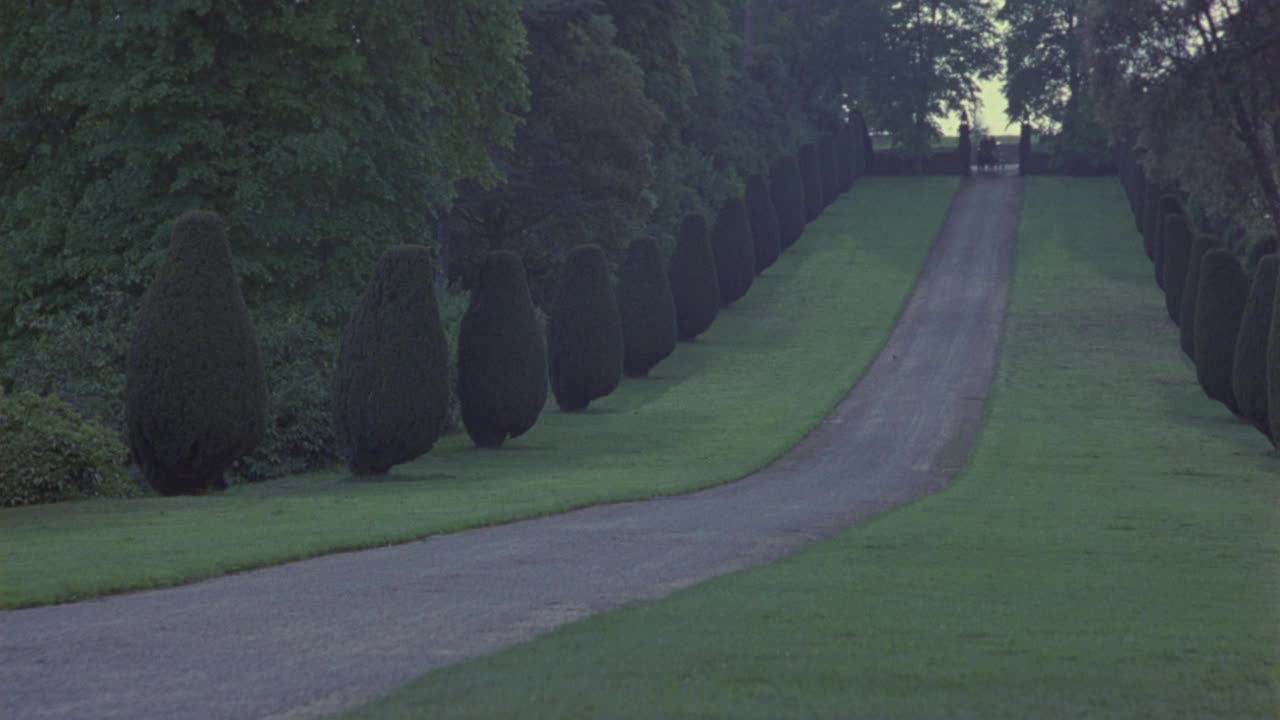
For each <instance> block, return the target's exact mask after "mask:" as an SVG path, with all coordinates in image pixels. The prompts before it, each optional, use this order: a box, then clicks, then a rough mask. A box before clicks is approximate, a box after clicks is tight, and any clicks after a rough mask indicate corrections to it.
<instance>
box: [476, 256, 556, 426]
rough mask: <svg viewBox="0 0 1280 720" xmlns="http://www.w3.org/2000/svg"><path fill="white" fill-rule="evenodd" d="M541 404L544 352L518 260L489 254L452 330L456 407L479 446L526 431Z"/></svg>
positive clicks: (544, 382)
mask: <svg viewBox="0 0 1280 720" xmlns="http://www.w3.org/2000/svg"><path fill="white" fill-rule="evenodd" d="M546 402H547V351H546V344H545V343H544V342H543V339H542V329H541V327H540V325H539V322H538V317H537V315H536V314H535V312H534V308H533V299H532V298H531V297H530V295H529V283H528V280H527V279H526V277H525V271H524V263H523V262H521V260H520V256H519V255H517V254H515V253H513V252H510V251H508V250H497V251H494V252H491V253H489V254H488V255H487V256H486V257H485V260H484V266H483V267H482V268H481V270H480V275H479V281H478V282H477V283H476V286H475V288H474V289H473V290H472V292H471V305H470V306H468V307H467V312H466V314H465V315H463V316H462V327H461V328H460V329H459V331H458V404H459V406H460V408H461V411H462V425H463V427H464V428H466V430H467V435H468V436H469V437H470V438H471V442H473V443H475V444H476V446H478V447H483V448H495V447H499V446H501V445H502V443H503V442H504V441H505V440H506V439H507V438H513V439H514V438H518V437H520V436H521V435H523V434H525V433H526V432H528V431H529V428H532V427H533V426H534V424H535V423H536V422H538V416H539V415H540V414H541V413H542V407H543V405H545V404H546Z"/></svg>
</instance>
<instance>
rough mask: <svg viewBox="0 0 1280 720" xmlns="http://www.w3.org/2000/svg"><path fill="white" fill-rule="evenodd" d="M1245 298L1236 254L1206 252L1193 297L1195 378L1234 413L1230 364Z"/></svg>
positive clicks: (1244, 280) (1245, 280)
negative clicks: (1194, 297) (1196, 295)
mask: <svg viewBox="0 0 1280 720" xmlns="http://www.w3.org/2000/svg"><path fill="white" fill-rule="evenodd" d="M1188 291H1189V289H1188ZM1248 300H1249V279H1248V278H1247V277H1246V276H1245V274H1244V268H1242V267H1240V263H1239V261H1237V260H1236V258H1235V256H1234V255H1232V254H1231V253H1230V252H1229V251H1227V250H1223V249H1220V248H1219V249H1214V250H1210V251H1209V252H1208V253H1206V254H1205V256H1204V260H1203V261H1201V266H1200V287H1199V288H1198V297H1197V298H1196V358H1195V359H1196V378H1197V379H1199V380H1200V387H1202V388H1204V391H1205V394H1207V395H1208V396H1209V397H1211V398H1213V399H1214V400H1217V401H1218V402H1220V403H1222V404H1223V405H1226V406H1227V408H1228V409H1230V410H1231V412H1233V413H1236V414H1237V415H1238V414H1240V410H1239V405H1238V404H1237V403H1236V396H1235V391H1234V390H1233V389H1232V368H1233V367H1234V364H1235V354H1236V341H1237V340H1238V337H1239V334H1240V323H1241V318H1243V317H1244V307H1245V303H1247V302H1248Z"/></svg>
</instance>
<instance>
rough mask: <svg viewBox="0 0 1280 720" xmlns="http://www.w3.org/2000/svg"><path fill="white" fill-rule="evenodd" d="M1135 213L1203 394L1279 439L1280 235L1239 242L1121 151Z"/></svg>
mask: <svg viewBox="0 0 1280 720" xmlns="http://www.w3.org/2000/svg"><path fill="white" fill-rule="evenodd" d="M1118 164H1119V166H1120V177H1121V181H1122V184H1123V185H1124V189H1125V195H1126V198H1127V200H1128V202H1129V207H1130V209H1131V210H1132V212H1133V216H1134V223H1135V225H1136V227H1137V229H1138V231H1139V232H1140V233H1141V234H1142V238H1143V249H1144V250H1145V252H1146V254H1147V257H1148V258H1150V259H1151V261H1152V264H1153V268H1154V275H1155V281H1156V284H1157V285H1158V286H1159V287H1160V288H1161V289H1162V290H1164V294H1165V310H1166V312H1167V313H1168V315H1169V317H1170V319H1171V320H1173V322H1174V323H1175V324H1177V326H1178V332H1179V344H1180V346H1181V348H1182V351H1183V352H1184V353H1185V354H1186V355H1187V356H1188V357H1189V358H1190V359H1191V361H1192V362H1193V363H1194V364H1195V367H1196V378H1197V380H1198V381H1199V383H1200V386H1201V388H1202V389H1203V390H1204V392H1205V394H1206V395H1208V396H1209V397H1210V398H1212V399H1214V400H1217V401H1218V402H1221V403H1222V404H1223V405H1225V406H1226V407H1227V408H1228V409H1229V410H1230V411H1231V412H1232V413H1234V414H1235V415H1237V416H1238V417H1240V418H1242V419H1244V420H1246V421H1248V422H1250V423H1252V424H1253V426H1254V427H1256V428H1257V429H1258V430H1259V431H1260V432H1262V433H1263V434H1264V435H1266V436H1267V438H1268V439H1269V440H1270V441H1271V442H1272V444H1274V445H1277V446H1280V313H1277V312H1276V307H1277V305H1278V304H1280V294H1277V292H1276V290H1277V272H1280V256H1278V255H1276V254H1275V251H1276V241H1275V239H1274V238H1270V239H1266V240H1262V241H1259V242H1256V243H1253V244H1252V245H1247V246H1244V247H1240V246H1239V245H1240V243H1238V242H1234V241H1235V240H1237V238H1236V237H1235V236H1236V235H1237V232H1236V231H1235V230H1233V229H1231V228H1230V226H1229V224H1228V225H1227V226H1226V228H1225V229H1220V228H1219V227H1217V226H1218V225H1219V223H1215V222H1213V221H1212V219H1211V218H1210V217H1209V216H1208V215H1207V214H1205V213H1199V212H1193V211H1192V210H1193V208H1190V207H1189V205H1190V203H1189V202H1188V200H1189V199H1188V197H1187V196H1186V195H1184V194H1181V193H1179V192H1177V191H1176V189H1173V188H1168V187H1162V186H1161V185H1159V184H1157V183H1154V182H1152V181H1150V180H1149V179H1147V177H1146V176H1145V174H1144V173H1143V170H1142V167H1141V165H1140V164H1139V162H1138V160H1137V158H1136V157H1135V156H1134V155H1132V154H1130V153H1121V154H1120V155H1119V158H1118Z"/></svg>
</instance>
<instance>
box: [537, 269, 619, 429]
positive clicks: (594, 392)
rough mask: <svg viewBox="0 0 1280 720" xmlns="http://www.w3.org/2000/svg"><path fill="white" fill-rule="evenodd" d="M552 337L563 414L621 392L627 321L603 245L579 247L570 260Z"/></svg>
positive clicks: (554, 387) (554, 379)
mask: <svg viewBox="0 0 1280 720" xmlns="http://www.w3.org/2000/svg"><path fill="white" fill-rule="evenodd" d="M549 334H550V336H551V337H550V342H549V343H548V356H549V361H548V363H547V365H548V369H549V370H550V374H551V392H552V393H553V394H554V395H555V396H556V403H557V404H559V406H560V409H561V410H564V411H565V412H574V411H578V410H584V409H586V407H587V405H590V404H591V401H592V400H595V399H597V398H602V397H604V396H606V395H608V394H609V393H611V392H613V391H614V389H616V388H617V387H618V382H619V381H620V380H621V379H622V319H621V317H620V316H619V314H618V301H617V299H616V298H615V297H614V294H613V285H612V284H611V283H610V280H609V262H608V261H607V260H606V259H605V256H604V251H603V250H601V249H600V246H599V245H579V246H578V247H575V248H574V249H573V250H570V251H569V255H568V257H566V258H565V261H564V267H562V268H561V269H560V283H559V285H558V286H557V288H556V299H555V303H554V304H553V305H552V306H551V329H550V333H549Z"/></svg>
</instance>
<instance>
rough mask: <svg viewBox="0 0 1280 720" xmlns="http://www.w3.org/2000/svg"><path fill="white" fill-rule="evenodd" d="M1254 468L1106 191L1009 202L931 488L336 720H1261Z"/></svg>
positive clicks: (1271, 597) (1273, 507)
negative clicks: (981, 356)
mask: <svg viewBox="0 0 1280 720" xmlns="http://www.w3.org/2000/svg"><path fill="white" fill-rule="evenodd" d="M1278 462H1280V460H1278V459H1277V458H1275V457H1273V456H1271V454H1270V453H1269V450H1268V445H1267V443H1266V442H1265V441H1264V440H1263V438H1262V437H1261V436H1260V435H1258V434H1257V433H1256V432H1255V431H1254V430H1253V429H1251V428H1249V427H1247V426H1245V425H1244V424H1242V423H1239V422H1236V421H1234V420H1232V419H1231V418H1230V417H1229V416H1228V414H1227V412H1226V410H1224V409H1222V407H1221V406H1219V405H1217V404H1215V403H1213V402H1211V401H1209V400H1207V399H1205V397H1204V396H1203V395H1202V394H1201V393H1200V390H1199V389H1198V387H1197V385H1196V383H1195V380H1194V377H1193V373H1192V370H1191V369H1190V368H1189V367H1188V366H1187V364H1186V363H1185V362H1184V361H1183V360H1182V359H1181V356H1180V352H1179V350H1178V340H1177V335H1176V332H1175V329H1174V328H1173V326H1171V325H1170V324H1169V323H1168V321H1167V318H1166V316H1165V311H1164V308H1163V305H1162V304H1161V299H1160V296H1159V295H1158V291H1157V290H1156V289H1155V287H1154V285H1153V283H1152V281H1151V274H1150V270H1149V265H1148V263H1147V261H1146V258H1145V257H1144V256H1143V255H1142V250H1141V241H1140V239H1139V238H1138V236H1137V235H1136V234H1135V233H1134V231H1133V225H1132V223H1131V221H1130V219H1129V216H1128V214H1127V208H1126V207H1125V206H1124V201H1123V200H1122V199H1121V194H1120V188H1119V185H1118V183H1117V182H1116V181H1115V180H1113V179H1099V180H1062V179H1034V180H1029V181H1028V184H1027V193H1026V205H1025V212H1024V217H1023V221H1022V226H1021V242H1020V248H1019V251H1018V259H1017V263H1016V280H1015V284H1014V288H1013V294H1012V305H1011V309H1010V314H1009V320H1008V326H1007V332H1006V337H1005V342H1004V346H1003V349H1002V355H1001V361H1000V366H999V369H998V374H997V381H996V385H995V390H994V395H993V397H992V401H991V404H990V405H989V406H988V422H987V425H986V426H985V428H984V431H983V435H982V437H981V439H980V441H979V445H978V448H977V449H976V451H975V454H974V456H973V458H972V459H971V463H970V465H969V466H968V467H967V469H966V470H965V471H964V472H963V473H962V475H961V477H960V478H959V479H958V480H957V481H956V482H955V483H954V484H953V485H952V486H951V487H950V488H949V489H947V490H946V491H944V492H943V493H941V494H938V495H935V496H932V497H930V498H928V499H925V500H923V501H920V502H917V503H915V504H913V505H911V506H909V507H907V508H904V509H901V510H899V511H896V512H893V513H889V514H887V515H884V516H881V517H880V518H878V519H877V520H875V521H873V522H871V523H869V524H867V525H865V526H862V527H860V528H855V529H852V530H850V531H848V532H846V533H844V534H842V535H840V536H838V537H837V538H836V539H833V540H830V541H825V542H821V543H818V544H815V545H811V546H809V547H808V548H806V549H804V550H802V551H801V552H799V553H797V554H795V555H793V556H791V557H789V558H786V559H784V560H782V561H779V562H777V563H774V564H772V565H768V566H765V567H763V568H759V569H755V570H751V571H746V572H741V573H737V574H734V575H729V576H725V577H723V578H720V579H717V580H713V581H711V582H709V583H705V584H703V585H701V586H698V587H696V588H692V589H690V590H687V591H683V592H680V593H678V594H676V595H674V596H673V597H671V598H669V599H667V600H665V601H660V602H653V603H647V604H642V605H636V606H632V607H630V608H626V609H623V610H621V611H617V612H613V613H609V614H606V615H602V616H599V617H597V618H594V619H591V620H588V621H585V622H582V623H579V624H576V625H572V626H569V627H567V628H564V629H562V630H560V631H557V632H555V633H552V634H550V635H548V636H546V637H544V638H542V639H539V640H536V641H534V642H532V643H528V644H524V645H521V646H517V647H515V648H513V649H511V650H509V651H506V652H502V653H499V654H496V655H493V656H489V657H485V658H482V659H478V660H475V661H472V662H468V663H465V664H462V665H459V666H454V667H452V668H448V669H445V670H442V671H440V672H437V673H434V674H432V675H428V676H426V677H425V678H423V679H422V680H420V681H418V682H417V683H415V684H413V685H410V686H409V687H407V688H405V689H403V690H401V691H399V692H398V693H395V694H393V695H391V696H390V697H388V698H386V699H385V700H384V701H382V702H380V703H378V704H374V705H372V706H369V707H366V708H363V709H361V710H360V711H358V712H356V713H355V716H357V717H370V718H396V717H433V718H451V717H477V718H478V717H483V718H501V717H521V718H528V717H556V718H574V717H582V718H586V717H610V718H614V717H621V718H625V717H635V718H651V717H661V718H673V717H733V718H780V717H831V718H979V719H985V718H1020V719H1022V718H1161V719H1163V718H1197V719H1202V718H1274V717H1277V716H1278V714H1280V704H1278V702H1277V701H1278V698H1280V695H1278V692H1277V690H1278V682H1277V674H1278V667H1277V655H1278V653H1280V612H1278V608H1280V510H1278V508H1280V478H1278V477H1277V474H1278V471H1280V465H1278V464H1277V463H1278Z"/></svg>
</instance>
